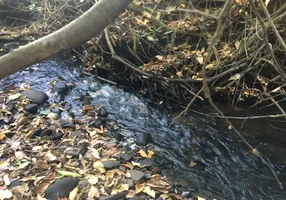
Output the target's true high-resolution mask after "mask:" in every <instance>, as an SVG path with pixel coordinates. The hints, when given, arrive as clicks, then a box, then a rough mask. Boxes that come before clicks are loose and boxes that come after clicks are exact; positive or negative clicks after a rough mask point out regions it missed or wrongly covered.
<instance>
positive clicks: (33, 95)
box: [22, 90, 49, 105]
mask: <svg viewBox="0 0 286 200" xmlns="http://www.w3.org/2000/svg"><path fill="white" fill-rule="evenodd" d="M22 96H25V97H27V99H29V100H30V101H32V102H33V103H36V104H38V105H42V104H44V103H45V102H46V101H47V100H48V99H49V97H48V95H47V94H46V93H44V92H41V91H36V90H25V91H23V92H22Z"/></svg>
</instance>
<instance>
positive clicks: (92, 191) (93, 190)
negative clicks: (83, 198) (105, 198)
mask: <svg viewBox="0 0 286 200" xmlns="http://www.w3.org/2000/svg"><path fill="white" fill-rule="evenodd" d="M94 197H96V198H99V191H98V189H97V188H96V187H94V186H91V187H90V190H89V192H88V198H89V199H94Z"/></svg>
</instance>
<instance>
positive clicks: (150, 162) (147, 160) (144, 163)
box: [140, 158, 154, 167]
mask: <svg viewBox="0 0 286 200" xmlns="http://www.w3.org/2000/svg"><path fill="white" fill-rule="evenodd" d="M140 164H141V166H145V167H152V166H153V164H154V159H153V158H145V159H144V160H141V161H140Z"/></svg>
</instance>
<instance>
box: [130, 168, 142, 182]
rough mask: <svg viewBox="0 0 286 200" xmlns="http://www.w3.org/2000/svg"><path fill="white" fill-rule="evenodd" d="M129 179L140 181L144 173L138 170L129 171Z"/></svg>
mask: <svg viewBox="0 0 286 200" xmlns="http://www.w3.org/2000/svg"><path fill="white" fill-rule="evenodd" d="M130 174H131V179H132V180H133V181H136V182H137V181H140V180H141V179H142V178H143V177H144V175H145V174H144V173H143V172H141V171H138V170H130Z"/></svg>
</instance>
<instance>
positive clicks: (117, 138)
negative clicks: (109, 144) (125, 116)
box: [111, 131, 123, 141]
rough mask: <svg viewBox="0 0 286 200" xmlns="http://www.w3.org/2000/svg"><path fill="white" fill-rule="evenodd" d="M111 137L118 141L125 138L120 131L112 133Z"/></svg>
mask: <svg viewBox="0 0 286 200" xmlns="http://www.w3.org/2000/svg"><path fill="white" fill-rule="evenodd" d="M111 136H112V137H113V138H115V139H116V140H117V141H121V140H122V138H123V135H121V134H120V133H119V132H118V131H112V132H111Z"/></svg>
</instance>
